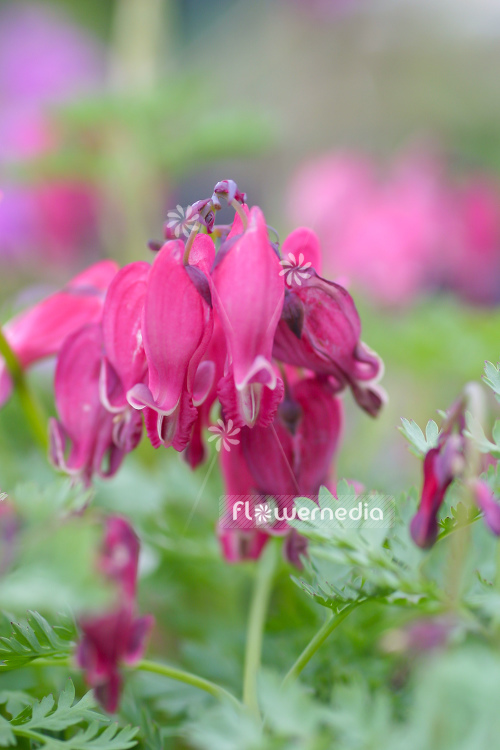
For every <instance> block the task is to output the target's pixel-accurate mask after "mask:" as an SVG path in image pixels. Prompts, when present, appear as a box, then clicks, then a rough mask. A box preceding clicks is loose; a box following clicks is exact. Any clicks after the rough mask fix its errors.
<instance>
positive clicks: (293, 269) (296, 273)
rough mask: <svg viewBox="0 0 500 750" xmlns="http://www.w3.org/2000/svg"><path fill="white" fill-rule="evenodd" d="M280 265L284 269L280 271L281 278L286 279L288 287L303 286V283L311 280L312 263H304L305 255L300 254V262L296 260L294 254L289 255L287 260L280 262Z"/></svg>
mask: <svg viewBox="0 0 500 750" xmlns="http://www.w3.org/2000/svg"><path fill="white" fill-rule="evenodd" d="M280 264H281V265H282V266H283V269H282V270H281V271H280V276H284V277H285V281H286V283H287V285H288V286H290V287H291V286H302V282H303V281H307V279H309V278H311V271H309V270H308V269H309V268H311V265H312V264H311V262H310V261H308V262H307V263H304V255H303V253H300V255H299V257H298V260H297V259H296V258H295V255H294V254H293V253H288V256H287V257H286V258H283V260H280Z"/></svg>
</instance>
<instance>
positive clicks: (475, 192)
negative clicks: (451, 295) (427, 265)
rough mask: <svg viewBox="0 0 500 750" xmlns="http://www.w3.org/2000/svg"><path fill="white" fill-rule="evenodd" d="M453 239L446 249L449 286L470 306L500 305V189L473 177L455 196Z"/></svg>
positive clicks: (451, 231) (447, 282)
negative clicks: (472, 304)
mask: <svg viewBox="0 0 500 750" xmlns="http://www.w3.org/2000/svg"><path fill="white" fill-rule="evenodd" d="M454 200H455V204H456V207H455V211H454V213H453V222H452V223H451V229H450V239H449V241H448V243H446V245H445V260H446V282H445V283H446V286H448V287H450V288H451V289H454V290H455V291H457V292H458V293H459V294H460V295H461V296H462V297H463V298H464V299H466V300H467V301H468V302H472V303H475V304H487V305H488V304H498V303H499V302H500V281H499V279H500V187H499V185H498V183H497V182H495V181H494V180H493V179H492V178H488V177H487V176H485V175H480V174H478V175H472V176H471V177H470V178H468V179H467V181H466V182H465V184H464V185H463V186H461V187H460V188H458V189H457V191H456V193H455V197H454Z"/></svg>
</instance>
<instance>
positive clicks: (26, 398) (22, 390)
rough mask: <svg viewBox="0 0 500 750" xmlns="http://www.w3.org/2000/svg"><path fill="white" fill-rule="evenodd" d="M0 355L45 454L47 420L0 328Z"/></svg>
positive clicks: (46, 447)
mask: <svg viewBox="0 0 500 750" xmlns="http://www.w3.org/2000/svg"><path fill="white" fill-rule="evenodd" d="M0 355H1V356H2V357H3V359H4V360H5V364H6V366H7V369H8V371H9V373H10V376H11V378H12V381H13V384H14V388H15V390H16V391H17V394H18V396H19V401H20V403H21V408H22V410H23V412H24V415H25V417H26V421H27V422H28V424H29V426H30V429H31V432H32V433H33V436H34V438H35V439H36V441H37V442H38V443H39V444H40V446H41V447H42V448H43V450H44V451H45V452H46V451H47V449H48V438H47V420H46V419H45V417H44V414H43V411H42V409H41V407H40V406H39V404H38V402H37V400H36V399H35V397H34V395H33V394H32V393H31V390H30V388H29V386H28V383H27V381H26V377H25V375H24V371H23V368H22V366H21V364H20V362H19V360H18V358H17V356H16V355H15V353H14V352H13V350H12V348H11V346H10V344H9V342H8V341H7V338H6V336H5V334H4V332H3V330H2V328H1V327H0Z"/></svg>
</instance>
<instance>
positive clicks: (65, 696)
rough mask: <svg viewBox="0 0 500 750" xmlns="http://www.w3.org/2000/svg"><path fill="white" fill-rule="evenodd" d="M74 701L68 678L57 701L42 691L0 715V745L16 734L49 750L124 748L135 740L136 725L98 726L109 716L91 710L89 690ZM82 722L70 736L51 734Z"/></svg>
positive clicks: (8, 742)
mask: <svg viewBox="0 0 500 750" xmlns="http://www.w3.org/2000/svg"><path fill="white" fill-rule="evenodd" d="M74 701H75V688H74V685H73V683H72V682H71V680H69V681H68V683H67V685H66V688H65V689H64V690H63V691H62V692H61V693H60V695H59V697H58V699H57V701H56V700H55V699H54V697H53V696H52V695H46V696H45V697H44V698H42V699H41V700H40V701H37V702H35V703H34V704H33V706H27V707H26V708H25V709H24V710H23V711H21V713H20V714H18V715H17V716H16V717H15V718H14V719H12V720H11V721H8V720H6V719H4V718H3V717H1V716H0V746H4V747H7V746H11V745H15V744H16V736H17V737H26V738H28V739H32V740H35V741H36V742H37V743H42V745H43V747H45V748H48V749H49V750H128V748H131V747H134V745H136V744H137V741H136V740H135V739H134V738H135V736H136V734H137V732H138V728H137V727H131V726H127V727H123V728H121V727H120V726H119V725H118V724H110V725H109V726H107V727H106V728H105V729H104V730H102V728H101V725H102V724H103V723H108V722H109V719H108V718H107V717H106V716H103V715H102V714H100V713H98V712H97V711H95V710H94V709H95V707H96V703H95V700H94V698H93V696H92V693H91V692H89V693H86V695H84V696H83V698H81V699H80V700H77V701H76V703H75V702H74ZM85 723H87V726H83V727H82V728H81V729H80V730H79V731H76V733H75V734H74V735H73V736H71V737H68V738H66V739H60V738H59V737H54V736H53V735H54V734H55V733H60V732H64V731H65V730H67V729H69V728H71V727H75V726H76V725H78V724H85Z"/></svg>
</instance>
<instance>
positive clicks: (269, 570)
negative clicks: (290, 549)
mask: <svg viewBox="0 0 500 750" xmlns="http://www.w3.org/2000/svg"><path fill="white" fill-rule="evenodd" d="M277 561H278V542H277V540H275V539H271V540H270V541H269V542H268V545H267V547H266V549H265V550H264V552H263V554H262V555H261V557H260V560H259V562H258V566H257V577H256V580H255V588H254V593H253V597H252V603H251V605H250V614H249V619H248V630H247V643H246V651H245V668H244V677H243V703H244V705H245V706H247V708H249V709H250V711H251V712H252V713H253V714H254V715H255V716H256V717H257V718H260V711H259V704H258V700H257V675H258V672H259V669H260V663H261V655H262V641H263V637H264V626H265V621H266V614H267V608H268V605H269V598H270V596H271V587H272V583H273V578H274V573H275V570H276V566H277Z"/></svg>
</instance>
